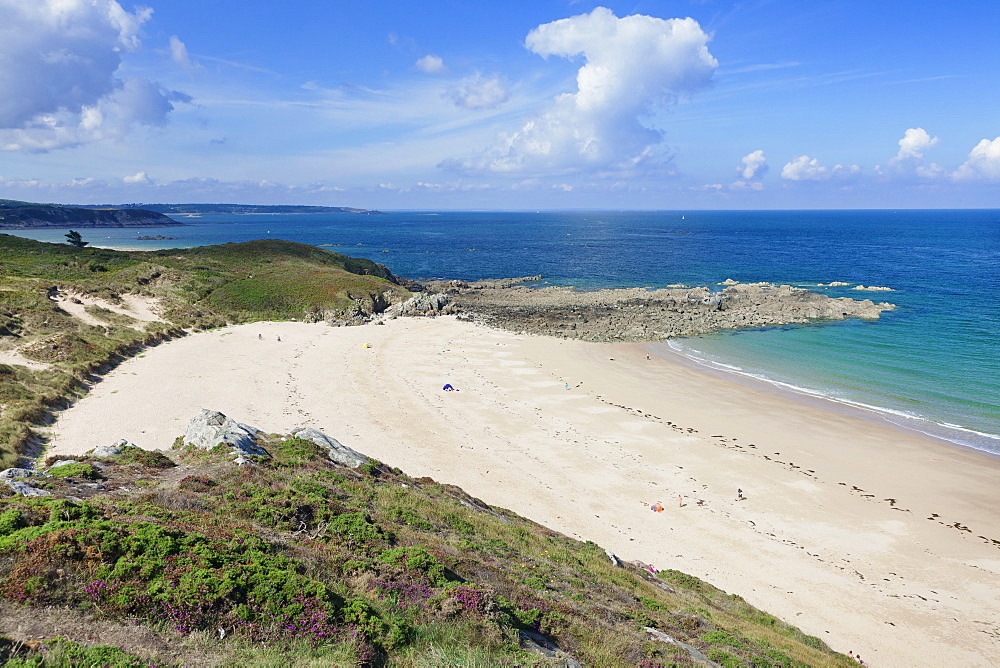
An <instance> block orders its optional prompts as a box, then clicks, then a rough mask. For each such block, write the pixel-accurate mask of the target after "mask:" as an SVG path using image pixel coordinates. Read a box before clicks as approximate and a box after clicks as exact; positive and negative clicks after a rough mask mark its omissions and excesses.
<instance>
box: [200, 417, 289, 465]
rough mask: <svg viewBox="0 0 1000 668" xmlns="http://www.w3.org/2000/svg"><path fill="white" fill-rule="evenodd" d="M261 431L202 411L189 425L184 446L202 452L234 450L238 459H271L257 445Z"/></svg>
mask: <svg viewBox="0 0 1000 668" xmlns="http://www.w3.org/2000/svg"><path fill="white" fill-rule="evenodd" d="M260 433H261V431H260V430H259V429H256V428H254V427H251V426H249V425H246V424H243V423H241V422H236V421H235V420H232V419H230V418H228V417H226V416H225V415H223V414H222V413H220V412H219V411H211V410H208V409H205V408H203V409H201V412H200V413H198V414H197V415H196V416H194V417H193V418H192V419H191V422H189V423H188V426H187V430H185V432H184V445H193V446H195V447H196V448H201V449H202V450H212V449H213V448H216V447H218V446H223V447H228V448H232V450H233V454H235V455H237V458H238V459H241V458H242V459H244V460H245V458H246V457H247V456H257V457H270V454H269V453H268V452H267V450H265V449H264V448H262V447H261V446H260V445H258V444H257V437H258V435H259V434H260Z"/></svg>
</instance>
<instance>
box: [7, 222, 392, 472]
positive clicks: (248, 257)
mask: <svg viewBox="0 0 1000 668" xmlns="http://www.w3.org/2000/svg"><path fill="white" fill-rule="evenodd" d="M77 236H79V234H78V233H77ZM81 242H82V240H81ZM57 293H63V294H69V295H74V294H75V295H80V296H85V297H86V296H89V297H97V298H101V299H104V300H107V301H110V302H112V303H120V302H121V296H122V295H125V294H134V295H141V296H146V297H153V298H156V299H158V300H159V302H160V305H161V307H162V310H163V315H164V318H165V319H166V320H167V321H169V322H148V323H147V322H141V321H138V320H136V319H134V318H131V317H129V316H126V315H122V314H120V313H117V312H115V311H112V310H110V309H107V308H103V307H101V306H97V305H89V306H86V307H85V311H86V312H87V313H88V314H89V315H90V316H92V317H93V318H95V319H96V320H98V321H99V322H100V323H102V324H101V325H100V326H94V325H89V324H86V323H84V322H82V321H81V320H79V319H77V318H75V317H73V316H72V315H70V314H69V313H67V312H66V311H64V310H62V309H61V308H59V306H58V305H57V304H56V302H55V301H53V299H52V298H51V297H52V296H53V295H55V294H57ZM408 296H409V292H408V291H407V290H406V289H405V288H403V287H401V286H400V285H399V284H398V280H397V279H396V277H395V276H393V275H392V273H391V272H389V270H388V269H386V268H385V267H383V266H382V265H380V264H376V263H375V262H371V261H369V260H362V259H357V258H351V257H347V256H346V255H340V254H338V253H333V252H330V251H327V250H323V249H320V248H316V247H314V246H308V245H305V244H297V243H292V242H288V241H280V240H261V241H250V242H247V243H241V244H223V245H221V246H205V247H201V248H190V249H183V250H176V249H175V250H167V251H154V252H138V251H134V252H125V251H113V250H106V249H100V248H83V247H75V246H71V245H67V244H47V243H42V242H38V241H32V240H30V239H23V238H20V237H14V236H9V235H0V352H4V351H17V352H18V353H19V354H21V355H23V356H24V357H25V358H27V359H29V360H31V361H33V362H39V363H42V364H46V365H49V366H48V368H45V369H36V368H28V367H25V366H21V365H0V405H2V412H0V467H3V468H6V467H8V466H12V465H13V464H14V463H15V462H16V460H17V457H18V453H19V452H20V451H21V450H22V449H23V448H24V447H25V445H26V444H27V443H28V442H30V440H31V438H32V431H31V426H32V425H36V424H39V423H40V422H42V421H43V420H44V419H45V417H46V415H47V413H48V411H49V410H50V409H51V408H53V407H56V406H59V405H61V404H63V403H64V402H66V401H67V400H70V399H72V398H74V397H76V396H78V395H79V394H80V393H81V392H82V391H83V389H84V385H83V383H82V381H83V380H85V379H86V378H87V377H88V376H89V375H90V374H93V373H95V372H100V371H102V370H104V369H107V368H109V367H110V366H112V365H114V364H117V363H118V362H119V361H121V360H122V359H125V358H128V357H131V356H133V355H135V354H137V353H138V352H139V351H140V350H142V349H143V348H145V347H147V346H151V345H156V344H157V343H159V342H161V341H164V340H166V339H169V338H172V337H176V336H182V335H183V334H184V331H183V330H185V329H204V328H209V327H218V326H221V325H225V324H227V323H242V322H252V321H255V320H261V319H270V320H289V319H298V320H306V321H317V320H322V319H327V318H350V317H352V316H353V315H355V314H357V313H362V312H363V313H372V312H375V311H379V310H381V309H382V308H384V307H385V306H386V305H388V304H390V303H393V302H395V301H398V300H401V299H405V298H406V297H408Z"/></svg>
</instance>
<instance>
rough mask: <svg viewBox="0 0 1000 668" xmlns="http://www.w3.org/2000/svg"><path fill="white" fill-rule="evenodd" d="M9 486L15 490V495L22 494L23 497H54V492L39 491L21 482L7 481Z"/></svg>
mask: <svg viewBox="0 0 1000 668" xmlns="http://www.w3.org/2000/svg"><path fill="white" fill-rule="evenodd" d="M5 482H6V483H7V486H8V487H10V488H11V489H12V490H14V493H15V494H20V495H22V496H52V492H50V491H48V490H46V489H38V488H37V487H32V486H31V485H29V484H28V483H26V482H21V481H20V480H6V481H5Z"/></svg>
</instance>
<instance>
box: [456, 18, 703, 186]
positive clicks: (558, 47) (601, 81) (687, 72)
mask: <svg viewBox="0 0 1000 668" xmlns="http://www.w3.org/2000/svg"><path fill="white" fill-rule="evenodd" d="M709 39H710V38H709V36H708V34H706V33H705V32H704V31H703V30H702V29H701V26H700V25H699V24H698V22H697V21H695V20H694V19H690V18H688V19H667V20H665V19H660V18H655V17H652V16H644V15H638V14H637V15H632V16H626V17H624V18H618V17H617V16H615V15H614V14H613V13H612V12H611V10H609V9H606V8H604V7H598V8H596V9H595V10H593V11H592V12H591V13H589V14H581V15H579V16H573V17H571V18H567V19H561V20H559V21H554V22H552V23H546V24H543V25H540V26H538V27H537V28H535V29H534V30H532V31H531V32H530V33H529V34H528V37H527V39H526V40H525V46H526V47H527V48H528V49H529V50H531V51H532V52H534V53H536V54H538V55H540V56H542V57H545V58H547V57H549V56H557V57H560V58H574V57H576V56H580V55H582V56H583V57H584V60H585V61H586V62H585V64H584V65H583V66H582V67H581V68H580V69H579V71H578V72H577V77H576V82H577V91H576V92H575V93H565V94H563V95H560V96H558V97H557V98H556V99H555V100H554V102H553V103H552V105H551V106H550V107H549V109H548V110H547V111H545V112H544V113H542V114H541V115H539V116H537V117H535V118H532V119H530V120H528V121H527V122H525V123H524V124H523V125H522V127H521V128H520V129H519V130H517V131H516V132H513V133H511V134H507V135H504V136H502V137H501V138H500V139H499V140H498V141H497V142H496V143H495V144H494V145H493V146H491V147H489V148H487V149H486V150H485V151H484V152H483V153H482V154H481V155H479V156H476V157H473V158H468V159H451V160H446V161H444V162H442V163H441V166H442V167H446V168H450V169H455V170H458V171H463V172H469V173H483V172H493V173H509V174H531V173H552V172H561V173H566V172H574V171H581V170H585V169H592V170H607V171H609V172H611V171H616V170H618V171H621V170H635V169H639V168H642V167H646V166H650V165H652V164H653V163H655V162H656V161H655V150H654V149H655V148H656V147H657V146H658V145H659V144H660V143H661V142H662V141H663V136H662V134H661V133H660V132H659V131H657V130H655V129H652V128H649V127H646V126H644V125H643V124H642V122H641V121H640V119H642V118H645V117H646V116H648V115H649V114H650V113H651V112H652V111H653V110H654V109H655V108H657V107H663V106H669V105H672V104H675V103H676V102H677V101H678V99H679V98H680V97H681V96H684V95H687V94H691V93H694V92H695V91H698V90H700V89H702V88H705V87H706V86H708V85H709V82H710V80H711V78H712V74H713V73H714V72H715V69H716V68H717V67H718V62H717V61H716V59H715V58H714V57H713V56H712V54H711V53H709V51H708V46H707V45H708V42H709Z"/></svg>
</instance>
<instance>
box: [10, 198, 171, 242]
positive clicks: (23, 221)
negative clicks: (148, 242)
mask: <svg viewBox="0 0 1000 668" xmlns="http://www.w3.org/2000/svg"><path fill="white" fill-rule="evenodd" d="M181 224H182V223H178V222H177V221H175V220H173V219H171V218H168V217H167V216H164V215H163V214H162V213H157V212H155V211H149V210H148V209H136V208H130V209H122V208H117V207H82V206H65V205H62V204H36V203H34V202H19V201H17V200H11V199H0V229H2V228H7V229H19V228H34V227H151V226H156V227H161V226H166V225H181ZM70 243H73V242H72V241H70Z"/></svg>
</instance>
